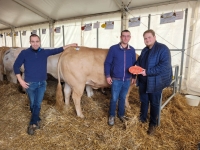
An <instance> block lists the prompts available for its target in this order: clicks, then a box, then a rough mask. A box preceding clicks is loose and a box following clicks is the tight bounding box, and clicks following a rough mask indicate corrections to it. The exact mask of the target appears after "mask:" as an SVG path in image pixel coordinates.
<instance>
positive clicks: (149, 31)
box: [143, 29, 155, 37]
mask: <svg viewBox="0 0 200 150" xmlns="http://www.w3.org/2000/svg"><path fill="white" fill-rule="evenodd" d="M146 33H151V34H152V35H153V36H155V31H153V30H152V29H149V30H146V31H145V32H144V33H143V37H144V35H145V34H146Z"/></svg>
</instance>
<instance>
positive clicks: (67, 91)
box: [64, 83, 72, 107]
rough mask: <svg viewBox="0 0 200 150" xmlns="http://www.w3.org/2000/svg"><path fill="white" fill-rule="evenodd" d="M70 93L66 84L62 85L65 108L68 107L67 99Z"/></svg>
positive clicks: (69, 88)
mask: <svg viewBox="0 0 200 150" xmlns="http://www.w3.org/2000/svg"><path fill="white" fill-rule="evenodd" d="M71 91H72V90H71V87H70V86H69V85H68V84H67V83H64V95H65V105H66V106H67V107H68V106H69V99H70V95H71Z"/></svg>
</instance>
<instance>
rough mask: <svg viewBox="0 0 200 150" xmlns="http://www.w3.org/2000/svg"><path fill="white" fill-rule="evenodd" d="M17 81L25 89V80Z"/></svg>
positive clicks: (26, 85)
mask: <svg viewBox="0 0 200 150" xmlns="http://www.w3.org/2000/svg"><path fill="white" fill-rule="evenodd" d="M19 83H20V85H21V86H22V87H23V88H25V89H27V88H28V86H29V84H28V83H27V82H25V81H24V80H21V81H20V82H19Z"/></svg>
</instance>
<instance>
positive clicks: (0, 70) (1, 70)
mask: <svg viewBox="0 0 200 150" xmlns="http://www.w3.org/2000/svg"><path fill="white" fill-rule="evenodd" d="M0 81H3V69H2V66H1V65H0Z"/></svg>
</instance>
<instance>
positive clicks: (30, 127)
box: [27, 125, 37, 135]
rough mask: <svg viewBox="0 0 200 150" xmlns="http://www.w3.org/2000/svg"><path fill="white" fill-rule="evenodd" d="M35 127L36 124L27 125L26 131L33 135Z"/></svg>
mask: <svg viewBox="0 0 200 150" xmlns="http://www.w3.org/2000/svg"><path fill="white" fill-rule="evenodd" d="M36 128H37V126H36V125H29V126H28V130H27V133H28V134H29V135H33V134H34V132H35V130H36Z"/></svg>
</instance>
